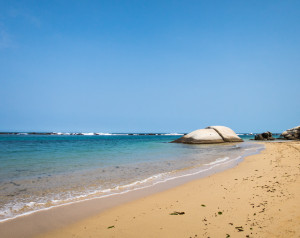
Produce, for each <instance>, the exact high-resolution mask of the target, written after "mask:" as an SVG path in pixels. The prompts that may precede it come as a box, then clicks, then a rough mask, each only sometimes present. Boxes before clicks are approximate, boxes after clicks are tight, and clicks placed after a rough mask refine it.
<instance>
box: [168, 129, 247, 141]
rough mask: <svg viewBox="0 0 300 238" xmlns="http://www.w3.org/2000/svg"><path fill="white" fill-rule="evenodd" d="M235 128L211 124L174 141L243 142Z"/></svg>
mask: <svg viewBox="0 0 300 238" xmlns="http://www.w3.org/2000/svg"><path fill="white" fill-rule="evenodd" d="M242 141H243V140H242V139H241V138H240V137H238V135H237V134H235V132H234V131H233V130H231V129H230V128H228V127H225V126H209V127H207V128H205V129H199V130H196V131H192V132H191V133H189V134H187V135H184V136H182V137H180V138H178V139H177V140H174V141H172V143H186V144H216V143H225V142H242Z"/></svg>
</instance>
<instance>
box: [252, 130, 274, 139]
mask: <svg viewBox="0 0 300 238" xmlns="http://www.w3.org/2000/svg"><path fill="white" fill-rule="evenodd" d="M254 139H255V140H275V138H274V137H273V135H272V133H271V132H269V131H267V132H264V133H261V134H257V135H255V138H254Z"/></svg>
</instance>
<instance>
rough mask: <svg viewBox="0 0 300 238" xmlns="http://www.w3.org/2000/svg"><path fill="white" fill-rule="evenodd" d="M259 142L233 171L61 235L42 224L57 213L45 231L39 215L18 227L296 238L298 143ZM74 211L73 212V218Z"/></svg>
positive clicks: (7, 229) (130, 204)
mask: <svg viewBox="0 0 300 238" xmlns="http://www.w3.org/2000/svg"><path fill="white" fill-rule="evenodd" d="M264 144H265V147H266V149H265V150H264V151H262V152H261V153H260V154H257V155H252V156H249V157H246V158H245V160H244V161H243V162H242V163H240V164H239V165H238V166H236V167H234V168H232V169H228V170H226V171H223V172H220V173H217V174H214V175H211V176H209V177H205V178H202V179H198V180H195V181H192V182H188V183H186V184H183V185H180V186H178V187H175V188H171V189H168V190H166V191H163V192H158V193H155V194H153V195H150V196H146V197H143V198H139V199H136V200H134V201H130V199H128V200H129V201H127V202H126V201H124V204H122V205H118V206H112V207H111V208H107V209H105V210H104V211H101V212H100V211H99V212H98V213H97V212H95V214H97V215H93V216H89V217H87V218H85V219H81V220H79V221H76V222H71V224H68V222H66V223H65V224H64V223H62V224H61V225H60V228H59V229H52V230H50V231H47V232H44V231H45V230H47V229H45V226H47V225H45V224H47V223H48V224H49V226H51V225H53V223H55V221H56V222H59V218H60V216H61V215H62V212H61V211H62V209H63V208H57V210H58V211H60V212H58V213H55V212H54V213H53V214H52V216H50V217H49V215H48V220H47V222H44V225H43V226H44V227H38V224H39V223H38V219H44V218H43V217H42V216H40V217H39V216H37V218H35V219H36V220H35V221H34V219H33V220H31V221H30V219H31V217H30V216H28V217H27V218H26V217H25V218H24V219H25V221H26V222H27V223H26V222H25V223H24V222H23V223H20V224H22V226H23V228H22V229H24V226H28V224H31V226H32V229H35V232H33V233H32V235H30V232H29V233H28V230H29V229H28V230H27V233H28V234H26V229H24V233H23V235H24V236H26V237H33V236H36V235H35V233H39V232H42V233H40V234H39V235H38V236H37V237H49V238H50V237H300V226H299V224H300V205H299V201H300V190H299V187H300V142H297V141H293V142H266V143H264ZM82 204H84V203H82ZM93 206H95V207H94V208H93ZM79 209H83V210H84V209H85V208H84V207H81V208H78V211H80V210H79ZM89 209H94V210H95V211H96V210H97V207H96V204H94V205H93V204H90V205H89ZM50 211H51V210H50ZM78 211H77V213H76V210H75V211H74V216H76V214H78ZM79 213H80V212H79ZM42 214H43V213H42ZM59 214H61V215H59ZM34 222H36V223H34ZM9 224H10V225H9ZM34 224H37V225H36V226H37V227H35V225H34ZM12 227H13V229H15V231H16V230H18V223H15V224H14V225H13V226H12V223H9V222H8V223H7V224H6V223H2V224H0V231H1V232H0V234H2V235H4V237H6V236H7V237H23V235H21V236H20V232H12ZM54 227H55V226H54ZM57 227H58V226H57ZM19 228H21V226H20V227H19ZM46 228H47V227H46ZM48 230H49V229H48Z"/></svg>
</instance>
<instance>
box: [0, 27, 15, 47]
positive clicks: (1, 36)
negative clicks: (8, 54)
mask: <svg viewBox="0 0 300 238" xmlns="http://www.w3.org/2000/svg"><path fill="white" fill-rule="evenodd" d="M13 46H14V44H13V41H12V39H11V36H10V35H9V34H8V33H7V32H6V31H5V30H4V29H0V49H6V48H11V47H13Z"/></svg>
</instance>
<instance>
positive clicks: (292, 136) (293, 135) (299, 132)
mask: <svg viewBox="0 0 300 238" xmlns="http://www.w3.org/2000/svg"><path fill="white" fill-rule="evenodd" d="M281 137H284V138H285V139H287V140H299V139H300V126H296V127H294V128H292V129H288V130H286V131H284V132H282V134H281Z"/></svg>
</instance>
